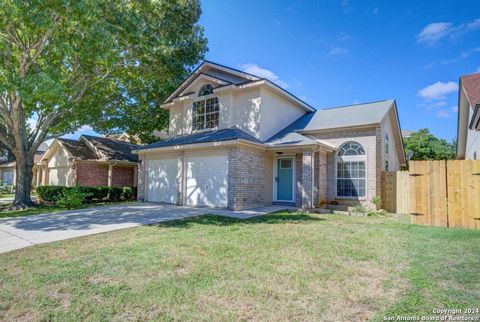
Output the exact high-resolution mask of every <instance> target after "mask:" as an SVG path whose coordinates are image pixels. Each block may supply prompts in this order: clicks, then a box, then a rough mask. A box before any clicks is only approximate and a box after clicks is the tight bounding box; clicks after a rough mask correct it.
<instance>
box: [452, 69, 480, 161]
mask: <svg viewBox="0 0 480 322" xmlns="http://www.w3.org/2000/svg"><path fill="white" fill-rule="evenodd" d="M479 158H480V73H476V74H471V75H465V76H462V77H460V89H459V95H458V123H457V159H470V160H477V159H479Z"/></svg>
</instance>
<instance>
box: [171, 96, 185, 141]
mask: <svg viewBox="0 0 480 322" xmlns="http://www.w3.org/2000/svg"><path fill="white" fill-rule="evenodd" d="M183 110H184V108H183V103H181V102H179V103H176V104H174V105H173V106H171V107H170V123H169V129H168V135H169V136H176V135H181V134H182V133H183V126H184V122H185V121H184V118H185V116H184V114H183Z"/></svg>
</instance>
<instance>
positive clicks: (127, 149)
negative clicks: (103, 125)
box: [58, 135, 138, 162]
mask: <svg viewBox="0 0 480 322" xmlns="http://www.w3.org/2000/svg"><path fill="white" fill-rule="evenodd" d="M82 137H83V138H84V139H85V140H87V141H88V142H90V143H91V144H92V145H93V146H94V147H95V148H96V149H97V150H98V151H99V153H100V154H101V155H98V154H97V153H96V152H95V151H94V150H93V149H91V148H90V147H89V146H88V145H87V143H85V142H84V141H83V140H78V141H77V140H71V139H64V138H59V139H58V140H59V141H60V142H61V143H62V145H63V146H64V147H65V148H66V149H67V150H68V151H69V152H70V153H71V154H72V155H73V157H75V158H78V159H80V160H100V159H107V160H115V161H129V162H137V161H138V156H137V155H135V154H132V150H134V149H136V148H137V147H138V146H137V145H135V144H132V143H129V142H124V141H116V140H111V139H107V138H103V137H97V136H90V135H82Z"/></svg>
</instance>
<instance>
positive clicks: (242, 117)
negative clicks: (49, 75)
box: [228, 88, 262, 138]
mask: <svg viewBox="0 0 480 322" xmlns="http://www.w3.org/2000/svg"><path fill="white" fill-rule="evenodd" d="M261 104H262V98H261V95H260V90H259V89H258V88H255V89H248V90H243V91H241V92H237V93H236V94H235V95H234V97H233V106H232V110H231V113H232V114H231V117H230V120H229V124H228V127H232V126H236V127H238V128H239V129H241V130H243V131H244V132H246V133H248V134H250V135H252V136H254V137H256V138H259V133H260V128H261V120H260V106H261Z"/></svg>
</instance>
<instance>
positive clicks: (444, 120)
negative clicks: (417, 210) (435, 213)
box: [200, 0, 480, 141]
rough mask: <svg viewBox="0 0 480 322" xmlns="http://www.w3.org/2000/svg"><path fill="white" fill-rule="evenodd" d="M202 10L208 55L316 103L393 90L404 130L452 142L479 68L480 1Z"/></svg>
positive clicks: (272, 4)
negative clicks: (467, 80) (469, 78)
mask: <svg viewBox="0 0 480 322" xmlns="http://www.w3.org/2000/svg"><path fill="white" fill-rule="evenodd" d="M202 10H203V14H202V17H201V20H200V23H201V24H202V25H203V26H204V27H205V34H206V36H207V38H208V41H209V45H208V47H209V52H208V53H207V55H206V58H207V59H208V60H211V61H214V62H218V63H221V64H224V65H227V66H231V67H236V68H240V69H246V70H248V71H251V72H253V73H255V72H257V73H259V72H260V73H263V74H264V76H267V77H270V78H271V79H272V80H274V81H276V82H277V83H278V84H279V85H282V86H286V87H287V90H289V91H291V92H292V93H293V94H295V95H297V96H299V97H301V98H303V99H305V100H306V101H307V102H308V103H309V104H311V105H312V106H314V107H316V108H324V107H330V106H340V105H346V104H352V103H361V102H369V101H375V100H381V99H387V98H394V99H396V100H397V104H398V108H399V114H400V122H401V125H402V128H403V129H409V130H417V129H420V128H423V127H427V128H429V129H431V131H432V132H433V133H434V134H435V135H438V136H440V137H443V138H445V139H448V140H449V141H450V140H451V139H452V138H453V137H454V136H456V122H457V120H456V106H457V99H458V88H457V86H458V78H459V77H460V76H461V75H464V74H470V73H474V72H475V71H479V72H480V1H423V0H422V1H396V2H393V1H360V0H359V1H354V0H338V1H335V0H329V1H327V0H324V1H299V2H295V1H216V0H215V1H203V2H202ZM477 19H478V20H477ZM429 86H430V87H429Z"/></svg>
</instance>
